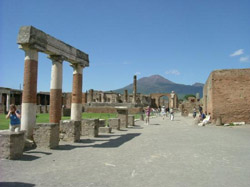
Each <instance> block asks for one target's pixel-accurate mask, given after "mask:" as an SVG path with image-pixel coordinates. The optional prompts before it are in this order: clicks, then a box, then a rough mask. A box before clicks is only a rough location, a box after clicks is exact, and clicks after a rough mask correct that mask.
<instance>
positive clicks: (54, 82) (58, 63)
mask: <svg viewBox="0 0 250 187" xmlns="http://www.w3.org/2000/svg"><path fill="white" fill-rule="evenodd" d="M17 43H18V44H19V48H20V49H22V50H24V52H25V67H24V81H23V94H22V119H21V121H22V122H21V123H22V124H21V129H22V130H26V135H27V137H28V138H31V137H32V133H33V127H34V126H35V124H36V105H37V68H38V53H39V52H42V53H46V54H48V57H49V58H50V59H51V61H52V71H51V84H50V122H51V123H59V121H60V119H61V108H62V107H61V106H62V103H61V102H62V100H61V97H62V78H63V77H62V76H63V75H62V63H63V61H68V62H69V63H70V64H71V66H72V68H73V86H72V87H73V88H72V104H71V119H72V120H76V121H80V120H81V113H82V70H83V68H84V67H88V66H89V59H88V55H87V54H86V53H84V52H82V51H80V50H78V49H76V48H74V47H72V46H70V45H68V44H66V43H64V42H62V41H60V40H58V39H56V38H54V37H52V36H50V35H48V34H46V33H44V32H43V31H41V30H38V29H36V28H35V27H33V26H23V27H21V28H20V30H19V34H18V39H17Z"/></svg>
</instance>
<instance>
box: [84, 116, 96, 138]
mask: <svg viewBox="0 0 250 187" xmlns="http://www.w3.org/2000/svg"><path fill="white" fill-rule="evenodd" d="M98 128H99V119H83V120H82V131H81V133H82V136H89V137H97V136H98V132H99V130H98Z"/></svg>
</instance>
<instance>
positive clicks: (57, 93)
mask: <svg viewBox="0 0 250 187" xmlns="http://www.w3.org/2000/svg"><path fill="white" fill-rule="evenodd" d="M49 58H50V59H51V60H52V68H51V83H50V111H49V121H50V123H59V122H60V120H61V115H62V61H63V58H62V57H60V56H49Z"/></svg>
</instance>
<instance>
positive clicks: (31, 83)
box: [21, 47, 38, 139]
mask: <svg viewBox="0 0 250 187" xmlns="http://www.w3.org/2000/svg"><path fill="white" fill-rule="evenodd" d="M22 49H23V50H24V51H25V64H24V80H23V96H22V117H21V130H25V131H26V137H27V138H28V139H32V136H33V127H34V126H35V124H36V94H37V69H38V51H37V50H34V49H30V48H26V47H25V48H24V47H23V48H22Z"/></svg>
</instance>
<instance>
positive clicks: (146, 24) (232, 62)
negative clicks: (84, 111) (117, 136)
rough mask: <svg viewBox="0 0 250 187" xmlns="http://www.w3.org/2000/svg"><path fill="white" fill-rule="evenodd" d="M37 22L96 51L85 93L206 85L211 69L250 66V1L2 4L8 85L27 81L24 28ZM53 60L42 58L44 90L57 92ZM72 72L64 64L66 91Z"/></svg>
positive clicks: (3, 74) (0, 31) (0, 30)
mask: <svg viewBox="0 0 250 187" xmlns="http://www.w3.org/2000/svg"><path fill="white" fill-rule="evenodd" d="M22 25H33V26H35V27H36V28H38V29H40V30H43V31H44V32H46V33H48V34H50V35H51V36H54V37H56V38H58V39H60V40H62V41H64V42H66V43H68V44H70V45H72V46H74V47H76V48H78V49H80V50H82V51H84V52H86V53H88V54H89V59H90V67H87V68H85V69H84V71H83V91H85V90H88V89H91V88H93V89H96V90H112V89H118V88H121V87H124V86H126V85H127V84H130V83H132V81H133V75H134V74H137V75H138V78H141V77H145V76H150V75H154V74H159V75H162V76H164V77H165V78H167V79H169V80H171V81H174V82H176V83H182V84H193V83H195V82H202V83H205V81H206V80H207V78H208V76H209V74H210V72H211V71H213V70H216V69H233V68H249V67H250V37H249V36H250V1H249V0H206V1H205V0H171V1H170V0H147V1H146V0H144V1H143V0H126V1H119V0H105V1H101V0H99V1H97V0H58V1H57V0H54V1H52V0H43V1H34V0H1V1H0V86H2V87H10V88H19V85H20V84H21V85H22V83H23V70H24V52H23V51H22V50H20V49H18V45H17V44H16V40H17V35H18V30H19V27H20V26H22ZM50 72H51V61H50V60H49V59H48V58H47V57H46V55H45V54H42V53H39V70H38V91H49V89H50ZM71 90H72V68H71V67H70V66H69V63H68V62H64V64H63V91H64V92H70V91H71Z"/></svg>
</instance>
